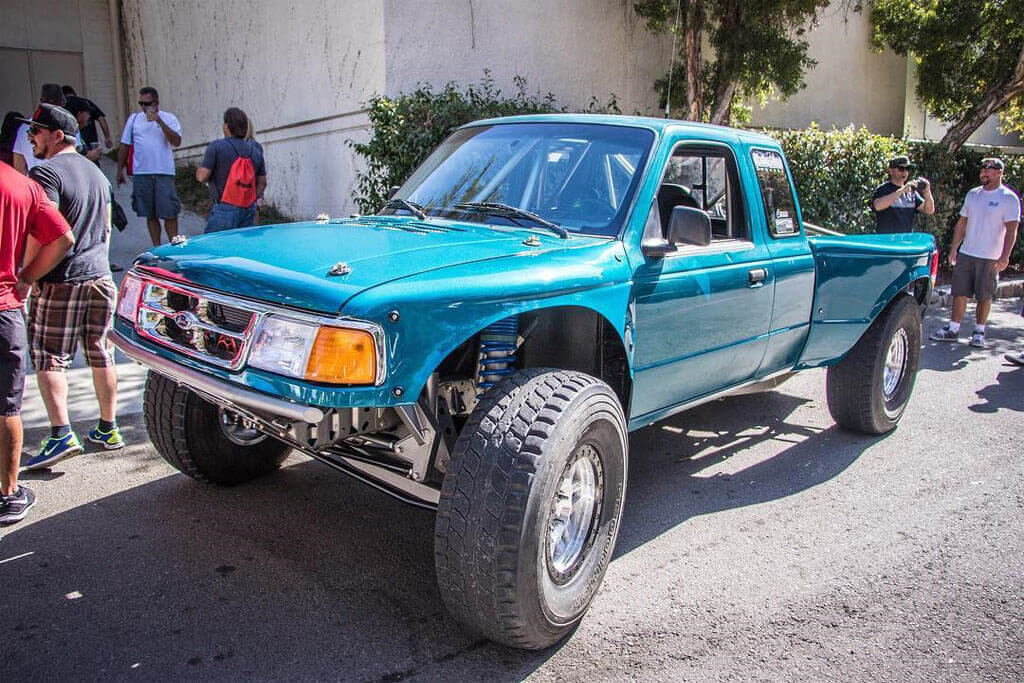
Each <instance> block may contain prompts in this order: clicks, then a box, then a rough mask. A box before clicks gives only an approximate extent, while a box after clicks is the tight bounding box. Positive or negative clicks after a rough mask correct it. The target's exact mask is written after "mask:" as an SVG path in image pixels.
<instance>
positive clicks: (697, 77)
mask: <svg viewBox="0 0 1024 683" xmlns="http://www.w3.org/2000/svg"><path fill="white" fill-rule="evenodd" d="M683 21H684V29H683V57H684V59H685V60H686V118H687V119H688V120H690V121H700V120H701V119H702V118H703V116H702V115H703V113H704V87H703V83H702V82H701V50H700V48H701V44H700V43H701V33H702V32H703V30H704V10H703V8H702V7H701V3H700V0H690V1H689V2H687V3H686V16H685V18H684V19H683Z"/></svg>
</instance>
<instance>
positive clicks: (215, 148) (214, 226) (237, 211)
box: [196, 107, 267, 233]
mask: <svg viewBox="0 0 1024 683" xmlns="http://www.w3.org/2000/svg"><path fill="white" fill-rule="evenodd" d="M248 129H249V117H247V116H246V115H245V112H243V111H242V110H241V109H239V108H238V107H231V108H230V109H228V110H227V111H225V112H224V137H223V138H221V139H220V140H214V141H213V142H211V143H210V144H209V145H207V147H206V154H204V155H203V163H202V164H201V165H200V166H199V168H198V169H197V170H196V180H198V181H199V182H201V183H208V186H209V188H210V198H211V199H213V201H214V204H213V208H211V209H210V215H209V217H208V218H207V221H206V230H205V232H208V233H209V232H217V231H219V230H230V229H231V228H245V227H248V226H250V225H253V224H255V221H256V206H257V205H258V204H259V202H260V201H261V200H262V198H263V192H264V190H266V188H267V169H266V164H265V162H264V160H263V148H262V147H260V144H259V143H258V142H256V141H255V140H246V139H245V137H246V133H247V131H248ZM239 158H241V159H248V160H250V161H251V162H252V168H253V171H254V174H255V188H254V193H253V200H252V203H251V204H248V205H246V206H240V205H238V204H237V203H229V202H227V201H225V200H224V199H225V198H224V190H225V187H226V186H227V184H228V178H229V176H230V175H231V169H232V166H233V165H234V164H235V161H236V160H237V159H239Z"/></svg>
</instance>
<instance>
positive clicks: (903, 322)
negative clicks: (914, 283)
mask: <svg viewBox="0 0 1024 683" xmlns="http://www.w3.org/2000/svg"><path fill="white" fill-rule="evenodd" d="M920 361H921V310H920V307H919V306H918V304H917V302H916V301H914V299H913V297H910V296H908V295H901V296H900V297H899V298H898V299H896V300H895V301H893V302H892V303H891V304H890V305H889V307H888V308H886V309H885V311H883V312H882V314H881V315H879V316H878V318H877V319H876V320H875V321H874V322H873V323H872V324H871V326H870V327H869V328H868V330H867V332H865V333H864V336H863V337H861V338H860V340H859V341H858V342H857V344H856V345H855V346H854V347H853V349H851V350H850V352H849V353H848V354H847V355H846V357H845V358H843V359H842V360H841V361H839V363H837V364H836V365H833V366H832V367H830V368H829V369H828V376H827V379H826V394H827V397H828V409H829V412H831V413H832V417H833V418H834V419H835V421H836V423H838V424H839V426H840V427H842V428H843V429H847V430H850V431H854V432H861V433H863V434H885V433H886V432H890V431H892V430H893V429H895V428H896V424H897V423H898V422H899V421H900V418H901V417H902V416H903V411H904V410H905V409H906V407H907V402H908V401H910V395H911V393H912V392H913V390H914V381H915V379H916V378H917V369H918V365H919V363H920Z"/></svg>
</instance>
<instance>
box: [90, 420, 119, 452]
mask: <svg viewBox="0 0 1024 683" xmlns="http://www.w3.org/2000/svg"><path fill="white" fill-rule="evenodd" d="M89 441H92V442H93V443H98V444H100V445H101V446H103V447H104V448H106V449H107V450H108V451H116V450H117V449H118V448H124V439H123V438H121V430H120V429H118V428H117V426H116V425H115V426H114V428H113V429H111V430H110V431H109V432H103V431H100V428H99V427H96V429H94V430H92V431H91V432H89Z"/></svg>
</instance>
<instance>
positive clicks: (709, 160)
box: [657, 146, 747, 241]
mask: <svg viewBox="0 0 1024 683" xmlns="http://www.w3.org/2000/svg"><path fill="white" fill-rule="evenodd" d="M737 178H738V176H737V173H736V165H735V163H734V162H733V159H732V157H731V156H729V155H728V154H727V153H725V152H719V151H711V150H704V149H695V148H693V147H685V146H683V147H677V148H676V149H675V151H674V152H673V153H672V156H671V157H670V158H669V160H668V163H667V164H666V166H665V173H664V175H663V176H662V179H661V186H660V187H659V188H658V199H657V204H658V211H659V214H660V218H661V223H662V234H663V235H667V234H668V223H669V221H670V220H671V217H672V209H674V208H675V207H677V206H688V207H691V208H695V209H700V210H701V211H704V212H705V213H706V214H707V215H708V218H710V219H711V239H712V241H722V240H741V239H747V235H746V224H745V222H744V220H743V212H742V209H741V203H740V197H739V183H738V181H737Z"/></svg>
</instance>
